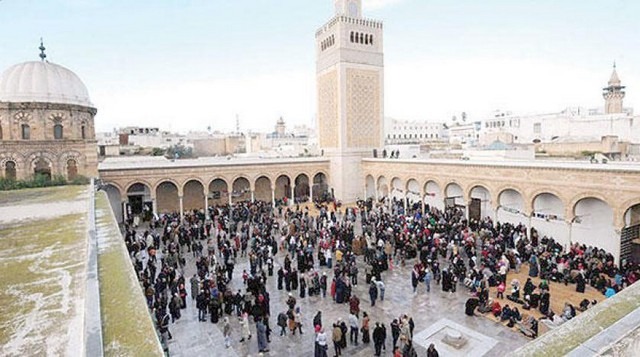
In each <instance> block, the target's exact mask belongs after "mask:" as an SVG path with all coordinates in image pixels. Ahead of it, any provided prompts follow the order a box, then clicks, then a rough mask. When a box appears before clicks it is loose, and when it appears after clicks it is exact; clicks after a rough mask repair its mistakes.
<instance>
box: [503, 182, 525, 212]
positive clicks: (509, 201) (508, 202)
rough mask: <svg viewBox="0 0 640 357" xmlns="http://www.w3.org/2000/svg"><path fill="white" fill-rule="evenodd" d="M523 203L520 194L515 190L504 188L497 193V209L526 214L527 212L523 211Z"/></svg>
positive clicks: (522, 197)
mask: <svg viewBox="0 0 640 357" xmlns="http://www.w3.org/2000/svg"><path fill="white" fill-rule="evenodd" d="M524 203H525V202H524V196H523V195H522V192H520V191H519V190H518V189H516V188H513V187H506V188H502V189H501V190H500V191H498V205H499V207H498V208H505V209H507V210H510V211H514V213H524V214H528V213H529V212H525V211H524V209H525V205H524Z"/></svg>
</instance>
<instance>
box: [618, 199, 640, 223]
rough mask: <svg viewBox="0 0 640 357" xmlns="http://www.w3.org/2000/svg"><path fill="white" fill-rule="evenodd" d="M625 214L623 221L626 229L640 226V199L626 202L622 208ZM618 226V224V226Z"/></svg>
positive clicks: (623, 214)
mask: <svg viewBox="0 0 640 357" xmlns="http://www.w3.org/2000/svg"><path fill="white" fill-rule="evenodd" d="M620 207H621V208H622V209H623V210H624V212H622V217H623V218H622V219H623V222H622V223H623V225H624V227H632V226H635V225H637V224H640V199H639V198H635V199H631V200H628V201H626V202H624V203H623V204H622V205H621V206H620ZM616 226H617V224H616Z"/></svg>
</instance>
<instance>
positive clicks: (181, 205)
mask: <svg viewBox="0 0 640 357" xmlns="http://www.w3.org/2000/svg"><path fill="white" fill-rule="evenodd" d="M178 198H179V199H180V220H183V219H184V205H183V202H182V196H178Z"/></svg>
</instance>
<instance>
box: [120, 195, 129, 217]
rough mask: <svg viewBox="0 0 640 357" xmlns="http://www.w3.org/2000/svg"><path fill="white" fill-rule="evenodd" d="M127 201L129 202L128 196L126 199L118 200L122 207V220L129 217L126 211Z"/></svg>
mask: <svg viewBox="0 0 640 357" xmlns="http://www.w3.org/2000/svg"><path fill="white" fill-rule="evenodd" d="M127 203H129V198H128V197H127V199H123V200H122V201H121V202H120V207H122V220H123V222H126V221H127V219H129V212H127Z"/></svg>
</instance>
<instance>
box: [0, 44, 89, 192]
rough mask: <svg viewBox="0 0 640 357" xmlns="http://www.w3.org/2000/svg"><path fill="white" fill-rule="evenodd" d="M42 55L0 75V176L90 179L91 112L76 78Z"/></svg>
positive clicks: (83, 88) (84, 89)
mask: <svg viewBox="0 0 640 357" xmlns="http://www.w3.org/2000/svg"><path fill="white" fill-rule="evenodd" d="M41 50H42V51H43V52H44V47H43V46H41ZM45 57H46V56H45V55H44V53H42V54H41V58H42V61H38V62H24V63H20V64H17V65H15V66H12V67H10V68H8V69H7V70H6V71H4V72H3V73H2V75H0V177H4V178H8V179H16V180H26V179H30V178H32V177H34V176H35V175H42V176H46V177H49V178H51V177H53V176H63V177H65V178H66V179H68V180H73V179H75V178H76V177H77V176H79V175H81V176H85V177H96V176H97V174H98V170H97V167H98V160H97V152H96V140H95V127H94V117H95V115H96V113H97V110H96V108H95V107H94V105H93V104H92V103H91V100H90V98H89V93H88V91H87V88H86V87H85V85H84V84H83V83H82V81H81V80H80V78H79V77H78V76H77V75H76V74H75V73H73V72H72V71H70V70H68V69H66V68H65V67H62V66H60V65H57V64H53V63H50V62H47V61H45V60H44V59H45Z"/></svg>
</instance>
